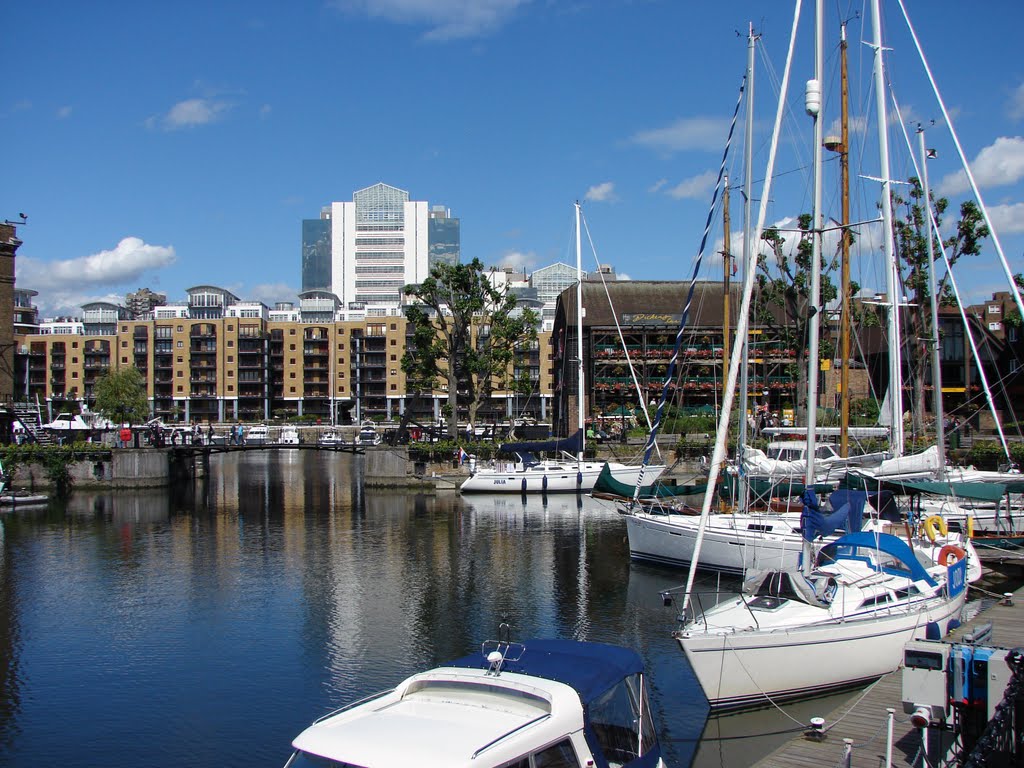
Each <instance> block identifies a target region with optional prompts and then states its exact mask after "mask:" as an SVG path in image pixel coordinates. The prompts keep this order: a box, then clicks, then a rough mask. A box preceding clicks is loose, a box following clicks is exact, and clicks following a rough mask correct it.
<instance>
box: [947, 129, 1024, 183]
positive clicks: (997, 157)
mask: <svg viewBox="0 0 1024 768" xmlns="http://www.w3.org/2000/svg"><path fill="white" fill-rule="evenodd" d="M971 171H972V172H973V173H974V180H975V181H976V182H977V183H978V186H979V187H1000V186H1004V185H1006V184H1014V183H1016V182H1017V181H1019V180H1020V179H1021V178H1024V137H1020V136H1000V137H999V138H998V139H996V140H995V143H994V144H990V145H989V146H987V147H985V148H984V149H982V150H981V152H979V153H978V156H977V157H975V158H974V161H973V162H972V163H971ZM968 189H970V185H969V184H968V182H967V174H966V173H964V172H963V171H957V172H956V173H951V174H949V175H948V176H946V177H945V178H943V179H942V181H940V182H939V185H938V191H939V194H942V195H955V194H959V193H961V192H966V191H967V190H968Z"/></svg>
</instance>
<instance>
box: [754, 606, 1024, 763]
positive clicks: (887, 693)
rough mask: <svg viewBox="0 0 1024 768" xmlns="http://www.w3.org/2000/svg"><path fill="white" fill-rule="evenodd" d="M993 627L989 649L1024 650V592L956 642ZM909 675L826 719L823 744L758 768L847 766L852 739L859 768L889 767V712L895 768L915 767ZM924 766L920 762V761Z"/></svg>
mask: <svg viewBox="0 0 1024 768" xmlns="http://www.w3.org/2000/svg"><path fill="white" fill-rule="evenodd" d="M989 622H992V636H991V637H990V638H989V640H987V641H986V642H985V644H986V645H993V646H1002V647H1006V648H1012V647H1015V646H1019V645H1024V587H1022V588H1021V589H1018V590H1017V591H1016V592H1015V593H1014V595H1013V604H1012V605H1009V606H1007V605H1002V604H1001V603H997V604H996V605H993V606H990V607H989V608H987V609H986V610H984V611H982V612H981V613H979V614H978V615H977V616H975V617H974V618H973V619H972V620H971V621H969V622H967V623H966V624H964V626H962V627H960V628H959V629H957V630H955V631H953V632H952V633H950V635H949V638H948V639H950V640H953V641H961V640H962V639H963V637H964V635H966V634H970V633H971V632H972V631H974V630H975V629H976V628H978V627H980V626H982V625H984V624H987V623H989ZM902 695H903V672H902V670H899V669H898V670H896V671H895V672H892V673H890V674H888V675H885V676H884V677H882V678H881V679H880V680H878V681H877V682H876V683H875V684H874V685H873V686H871V687H870V688H868V689H866V691H865V692H862V694H859V695H858V696H857V697H855V698H854V699H853V700H852V702H850V703H847V704H844V705H843V706H841V707H839V708H838V709H836V710H835V711H833V712H831V713H830V714H829V715H827V716H825V727H826V729H828V734H827V738H825V739H824V740H823V741H820V742H817V741H812V740H810V739H807V738H806V737H805V736H802V735H800V736H797V737H796V738H794V739H793V740H791V741H789V742H787V743H786V744H784V745H783V746H781V747H779V749H777V750H775V751H774V752H772V753H771V754H769V755H766V756H765V757H764V758H763V759H762V760H761V761H759V762H758V763H756V764H755V766H756V768H805V766H806V768H812V767H813V768H833V766H842V765H844V763H843V756H844V754H845V745H844V742H843V739H851V740H852V742H853V752H852V761H851V763H850V764H851V766H853V768H879V766H884V764H885V762H884V761H885V742H886V725H887V723H886V721H887V718H888V713H887V712H886V709H887V708H888V707H892V708H893V709H895V710H896V720H895V722H894V724H893V750H892V764H893V765H910V764H911V761H913V760H914V758H915V757H917V755H918V750H919V748H920V746H921V735H920V732H919V731H917V730H916V729H914V728H912V727H911V726H910V723H909V722H908V720H909V716H908V715H905V714H903V707H902ZM918 765H920V760H919V759H918Z"/></svg>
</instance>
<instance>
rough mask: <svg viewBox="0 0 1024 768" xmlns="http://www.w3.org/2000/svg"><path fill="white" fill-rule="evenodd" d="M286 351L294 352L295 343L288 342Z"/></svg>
mask: <svg viewBox="0 0 1024 768" xmlns="http://www.w3.org/2000/svg"><path fill="white" fill-rule="evenodd" d="M288 351H289V352H294V351H295V345H294V344H289V345H288Z"/></svg>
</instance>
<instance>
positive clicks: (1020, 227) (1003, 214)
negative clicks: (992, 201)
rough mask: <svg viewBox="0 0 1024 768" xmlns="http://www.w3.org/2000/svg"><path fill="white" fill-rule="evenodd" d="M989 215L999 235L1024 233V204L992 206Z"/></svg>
mask: <svg viewBox="0 0 1024 768" xmlns="http://www.w3.org/2000/svg"><path fill="white" fill-rule="evenodd" d="M988 215H989V218H990V219H992V226H993V227H995V230H996V234H997V235H1002V234H1007V235H1009V234H1011V233H1017V232H1024V203H1010V204H1007V205H992V206H989V209H988Z"/></svg>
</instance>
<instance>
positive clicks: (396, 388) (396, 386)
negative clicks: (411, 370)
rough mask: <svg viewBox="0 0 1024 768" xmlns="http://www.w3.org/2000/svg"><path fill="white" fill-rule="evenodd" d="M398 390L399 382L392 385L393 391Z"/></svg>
mask: <svg viewBox="0 0 1024 768" xmlns="http://www.w3.org/2000/svg"><path fill="white" fill-rule="evenodd" d="M397 390H398V385H397V384H392V385H391V391H392V392H396V391H397Z"/></svg>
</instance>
